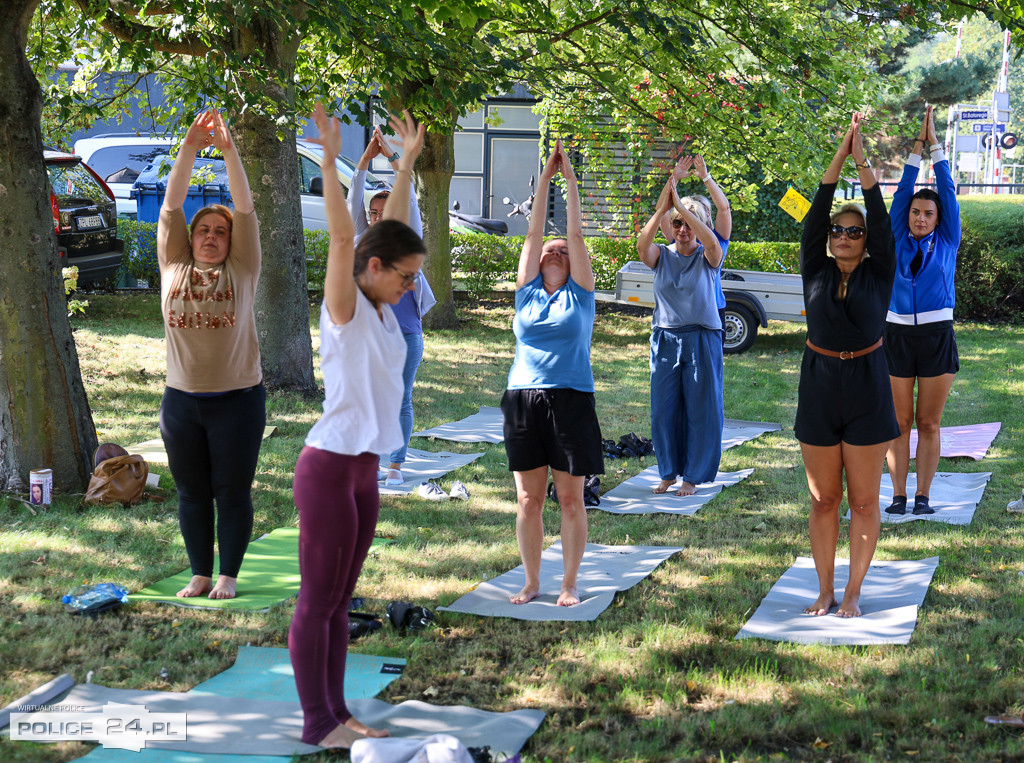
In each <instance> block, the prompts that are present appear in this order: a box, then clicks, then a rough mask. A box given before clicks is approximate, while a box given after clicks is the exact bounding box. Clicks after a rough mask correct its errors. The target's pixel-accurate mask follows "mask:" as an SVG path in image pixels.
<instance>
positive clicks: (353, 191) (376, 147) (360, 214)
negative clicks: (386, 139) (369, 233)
mask: <svg viewBox="0 0 1024 763" xmlns="http://www.w3.org/2000/svg"><path fill="white" fill-rule="evenodd" d="M380 150H381V149H380V144H379V143H378V142H377V131H376V130H374V132H373V135H371V136H370V142H369V143H367V144H366V150H365V151H363V155H362V156H361V157H359V163H358V164H357V165H356V171H355V172H353V173H352V185H351V186H349V189H348V213H349V214H350V215H351V216H352V221H353V222H354V223H355V226H356V235H357V236H360V235H362V234H363V233H364V232H365V231H366V229H367V228H369V227H370V223H369V222H368V221H367V219H366V208H365V202H364V199H363V186H364V185H365V181H366V171H367V170H368V169H369V168H370V162H371V161H373V158H374V157H375V156H378V155H379V154H380Z"/></svg>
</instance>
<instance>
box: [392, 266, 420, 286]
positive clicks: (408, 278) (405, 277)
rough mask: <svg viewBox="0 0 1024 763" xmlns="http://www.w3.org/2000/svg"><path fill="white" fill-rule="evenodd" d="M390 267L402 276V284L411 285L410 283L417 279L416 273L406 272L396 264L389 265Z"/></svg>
mask: <svg viewBox="0 0 1024 763" xmlns="http://www.w3.org/2000/svg"><path fill="white" fill-rule="evenodd" d="M388 267H389V268H391V269H392V270H393V271H395V272H396V273H398V275H400V276H401V277H402V286H409V285H410V284H412V282H413V281H415V280H416V274H415V273H404V272H402V271H401V270H399V269H398V268H396V267H395V266H394V265H388Z"/></svg>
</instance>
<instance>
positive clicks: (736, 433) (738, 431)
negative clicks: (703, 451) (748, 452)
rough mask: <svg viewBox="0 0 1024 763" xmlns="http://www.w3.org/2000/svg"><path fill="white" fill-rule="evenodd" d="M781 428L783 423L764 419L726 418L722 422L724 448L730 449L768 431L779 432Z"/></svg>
mask: <svg viewBox="0 0 1024 763" xmlns="http://www.w3.org/2000/svg"><path fill="white" fill-rule="evenodd" d="M780 429H782V426H781V425H779V424H771V423H768V422H764V421H740V420H739V419H726V420H725V422H724V423H723V424H722V450H729V448H734V447H736V446H737V445H742V444H743V443H745V442H747V441H748V440H753V439H754V438H755V437H760V436H761V435H763V434H765V433H766V432H778V431H779V430H780Z"/></svg>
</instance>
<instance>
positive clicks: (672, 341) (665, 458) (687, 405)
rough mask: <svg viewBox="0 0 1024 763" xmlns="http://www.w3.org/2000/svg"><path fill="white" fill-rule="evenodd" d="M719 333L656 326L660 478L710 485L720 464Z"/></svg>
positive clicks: (654, 386)
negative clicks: (678, 478) (708, 483)
mask: <svg viewBox="0 0 1024 763" xmlns="http://www.w3.org/2000/svg"><path fill="white" fill-rule="evenodd" d="M719 334H720V332H719V331H715V330H712V329H705V328H702V327H700V326H687V327H686V328H680V329H665V328H659V327H657V326H655V327H654V330H653V332H652V333H651V439H652V440H653V441H654V451H655V454H656V455H657V457H658V472H659V474H660V475H661V478H662V479H663V480H674V479H675V478H676V477H682V478H683V479H684V480H685V481H687V482H692V483H693V484H694V485H699V484H701V483H702V482H710V481H712V480H713V479H714V478H715V475H716V474H717V473H718V465H719V463H720V462H721V460H722V424H723V423H724V420H725V413H724V403H723V395H722V378H723V374H724V370H725V369H724V365H723V356H722V338H721V336H720V335H719Z"/></svg>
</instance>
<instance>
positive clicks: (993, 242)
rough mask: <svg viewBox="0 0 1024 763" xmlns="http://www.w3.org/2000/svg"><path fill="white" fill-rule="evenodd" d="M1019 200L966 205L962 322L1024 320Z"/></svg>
mask: <svg viewBox="0 0 1024 763" xmlns="http://www.w3.org/2000/svg"><path fill="white" fill-rule="evenodd" d="M1022 201H1024V200H1022V199H1021V197H1019V196H969V197H961V199H960V225H961V229H962V231H963V237H962V239H961V243H960V253H959V255H958V256H957V272H956V311H955V314H956V318H957V319H958V320H975V321H986V322H1006V321H1010V322H1014V323H1017V322H1020V321H1021V320H1022V319H1024V205H1022Z"/></svg>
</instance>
